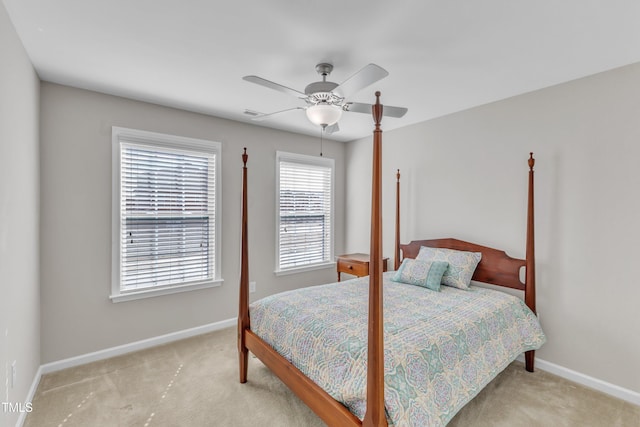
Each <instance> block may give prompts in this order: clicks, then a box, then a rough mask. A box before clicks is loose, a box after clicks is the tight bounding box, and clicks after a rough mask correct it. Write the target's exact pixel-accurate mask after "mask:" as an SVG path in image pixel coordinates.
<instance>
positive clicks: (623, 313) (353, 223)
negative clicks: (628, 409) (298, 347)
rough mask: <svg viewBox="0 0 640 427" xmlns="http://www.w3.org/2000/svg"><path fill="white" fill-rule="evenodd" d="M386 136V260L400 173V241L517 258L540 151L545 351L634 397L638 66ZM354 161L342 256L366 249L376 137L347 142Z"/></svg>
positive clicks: (639, 350) (638, 320) (639, 271)
mask: <svg viewBox="0 0 640 427" xmlns="http://www.w3.org/2000/svg"><path fill="white" fill-rule="evenodd" d="M382 99H383V101H384V94H383V98H382ZM425 102H428V100H425ZM383 128H384V123H383ZM383 140H384V141H383V146H384V149H383V150H384V155H383V158H384V161H383V173H384V179H383V181H384V189H383V192H384V195H383V201H384V206H385V209H384V233H385V234H384V247H385V250H384V252H385V255H388V256H392V255H393V224H394V217H395V203H394V200H395V199H394V192H395V175H394V172H395V170H396V168H400V169H401V174H402V178H401V180H402V184H401V188H402V189H401V193H402V202H401V204H402V213H401V224H402V226H401V227H402V230H401V241H402V242H408V241H409V240H414V239H425V238H436V237H457V238H461V239H465V240H469V241H472V242H476V243H480V244H485V245H487V246H492V247H496V248H500V249H504V250H506V251H507V252H508V253H509V254H511V255H512V256H516V257H522V258H523V257H524V255H525V254H524V248H525V226H526V183H527V181H526V180H527V170H528V168H527V157H528V154H529V151H533V152H534V153H535V157H536V159H537V164H536V242H537V247H536V255H537V272H538V309H539V313H540V318H541V323H542V326H543V328H544V330H545V332H546V333H547V336H548V343H547V344H546V345H545V346H544V347H543V348H542V350H541V351H539V352H538V353H537V356H538V357H539V358H541V359H544V360H545V361H548V362H551V363H555V364H557V365H560V366H563V367H566V368H569V369H572V370H574V371H577V372H580V373H583V374H586V375H589V376H591V377H594V378H598V379H600V380H604V381H606V382H609V383H612V384H616V385H618V386H621V387H624V388H626V389H630V390H633V391H635V392H640V370H638V369H637V363H638V360H640V339H639V337H640V317H639V316H638V315H637V305H638V301H639V300H640V286H638V283H637V281H638V277H640V262H638V256H639V255H640V253H639V250H638V237H640V221H638V218H640V197H639V194H640V193H639V190H640V168H639V167H638V158H640V64H635V65H630V66H627V67H624V68H620V69H616V70H613V71H610V72H606V73H602V74H598V75H595V76H591V77H587V78H583V79H580V80H576V81H572V82H569V83H566V84H562V85H558V86H555V87H551V88H547V89H544V90H540V91H536V92H533V93H529V94H525V95H522V96H518V97H514V98H510V99H507V100H504V101H501V102H496V103H493V104H489V105H485V106H482V107H478V108H474V109H471V110H467V111H463V112H460V113H457V114H452V115H449V116H446V117H442V118H438V119H435V120H430V121H427V122H424V123H420V124H417V125H414V126H411V127H407V128H403V129H400V130H396V131H391V132H388V133H385V134H384V137H383ZM346 160H347V164H346V171H347V174H346V182H347V194H346V196H347V199H346V200H347V207H346V212H347V215H346V225H345V230H346V232H347V235H346V250H347V251H357V250H367V248H368V244H369V243H368V238H369V230H368V227H367V224H366V221H363V219H364V218H367V217H368V215H369V203H370V202H369V200H370V195H369V191H366V192H362V189H367V190H368V188H369V186H370V179H369V173H370V170H371V165H370V163H371V142H370V139H363V140H359V141H353V142H351V143H349V145H348V146H347V154H346Z"/></svg>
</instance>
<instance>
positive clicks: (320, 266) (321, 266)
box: [274, 261, 336, 276]
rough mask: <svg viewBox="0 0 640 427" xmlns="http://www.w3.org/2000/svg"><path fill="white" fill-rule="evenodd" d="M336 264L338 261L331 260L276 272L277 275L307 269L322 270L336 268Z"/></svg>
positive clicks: (301, 271) (302, 271)
mask: <svg viewBox="0 0 640 427" xmlns="http://www.w3.org/2000/svg"><path fill="white" fill-rule="evenodd" d="M335 266H336V263H335V262H333V261H330V262H325V263H322V264H314V265H305V266H303V267H293V268H287V269H286V270H276V271H274V273H275V275H276V276H286V275H288V274H297V273H304V272H306V271H313V270H321V269H325V268H329V267H333V268H335Z"/></svg>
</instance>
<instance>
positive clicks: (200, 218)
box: [114, 131, 219, 294]
mask: <svg viewBox="0 0 640 427" xmlns="http://www.w3.org/2000/svg"><path fill="white" fill-rule="evenodd" d="M131 132H132V131H129V132H120V133H119V134H118V137H117V143H118V150H119V171H118V173H119V197H118V205H119V206H118V212H117V214H118V217H119V220H118V224H117V226H118V227H117V228H118V235H117V246H118V253H119V254H118V255H119V256H118V278H119V284H118V289H114V291H115V294H126V293H130V292H139V291H144V290H149V289H152V290H153V289H166V288H171V287H175V286H184V285H189V284H194V283H205V282H212V281H214V280H215V279H216V278H217V277H218V276H219V275H218V274H217V271H216V269H217V268H218V264H217V256H216V255H217V253H216V252H217V251H216V248H217V245H216V243H217V241H216V240H217V222H216V211H217V176H218V171H217V169H218V166H217V165H218V160H219V159H218V158H217V157H218V155H219V149H218V146H217V145H216V144H215V143H211V142H207V141H199V142H198V143H196V142H194V141H197V140H187V139H185V138H178V137H173V140H172V139H171V137H170V136H168V135H158V134H150V133H142V132H139V131H138V132H132V133H131ZM114 143H115V141H114ZM207 143H208V144H207Z"/></svg>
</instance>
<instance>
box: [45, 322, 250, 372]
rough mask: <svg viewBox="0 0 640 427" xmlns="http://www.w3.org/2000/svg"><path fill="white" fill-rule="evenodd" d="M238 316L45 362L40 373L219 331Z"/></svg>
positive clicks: (229, 325)
mask: <svg viewBox="0 0 640 427" xmlns="http://www.w3.org/2000/svg"><path fill="white" fill-rule="evenodd" d="M236 322H237V319H236V318H233V319H227V320H222V321H220V322H215V323H209V324H208V325H203V326H197V327H195V328H191V329H184V330H182V331H178V332H172V333H170V334H166V335H160V336H157V337H153V338H148V339H146V340H141V341H135V342H132V343H129V344H123V345H119V346H117V347H111V348H106V349H104V350H98V351H94V352H93V353H87V354H82V355H80V356H75V357H70V358H68V359H63V360H58V361H56V362H51V363H45V364H44V365H42V366H41V367H40V368H41V372H40V374H48V373H51V372H55V371H60V370H62V369H67V368H72V367H74V366H80V365H84V364H86V363H91V362H96V361H98V360H103V359H108V358H110V357H115V356H120V355H123V354H127V353H131V352H133V351H138V350H144V349H146V348H150V347H155V346H158V345H162V344H166V343H170V342H172V341H178V340H181V339H185V338H190V337H193V336H196V335H201V334H206V333H207V332H213V331H218V330H220V329H224V328H228V327H231V326H233V325H235V324H236Z"/></svg>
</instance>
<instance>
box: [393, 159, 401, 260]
mask: <svg viewBox="0 0 640 427" xmlns="http://www.w3.org/2000/svg"><path fill="white" fill-rule="evenodd" d="M393 258H394V260H393V269H394V270H396V271H398V269H399V268H400V169H398V172H397V173H396V248H395V251H394V252H393Z"/></svg>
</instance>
